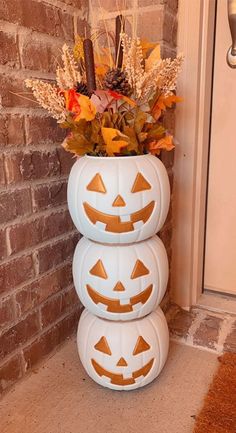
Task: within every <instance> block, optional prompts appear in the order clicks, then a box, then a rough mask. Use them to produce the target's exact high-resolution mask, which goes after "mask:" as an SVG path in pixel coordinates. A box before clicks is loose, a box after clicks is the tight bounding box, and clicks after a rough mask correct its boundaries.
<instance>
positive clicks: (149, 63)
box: [145, 44, 161, 72]
mask: <svg viewBox="0 0 236 433" xmlns="http://www.w3.org/2000/svg"><path fill="white" fill-rule="evenodd" d="M160 59H161V48H160V44H157V45H156V47H155V48H154V49H153V50H152V52H151V54H150V55H149V57H148V58H147V60H145V71H146V72H148V71H150V69H151V68H152V67H153V65H154V63H156V62H158V61H159V60H160Z"/></svg>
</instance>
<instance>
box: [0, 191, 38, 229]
mask: <svg viewBox="0 0 236 433" xmlns="http://www.w3.org/2000/svg"><path fill="white" fill-rule="evenodd" d="M0 203H1V206H0V224H3V223H6V222H9V221H12V220H14V219H15V218H17V217H19V216H24V215H28V214H30V213H31V194H30V189H29V188H26V189H21V190H15V191H7V192H3V193H2V194H0Z"/></svg>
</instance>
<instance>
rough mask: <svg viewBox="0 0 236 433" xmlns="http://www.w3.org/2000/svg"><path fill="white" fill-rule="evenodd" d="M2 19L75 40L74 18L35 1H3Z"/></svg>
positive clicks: (0, 9)
mask: <svg viewBox="0 0 236 433" xmlns="http://www.w3.org/2000/svg"><path fill="white" fill-rule="evenodd" d="M0 19H3V20H6V21H10V22H12V23H16V24H20V25H22V26H24V27H27V28H30V29H32V30H35V31H38V32H42V33H47V34H49V35H52V36H59V37H61V38H63V39H71V40H73V18H72V16H70V15H69V14H67V13H66V12H63V11H62V10H61V9H59V8H57V7H56V6H52V5H48V4H45V3H41V2H40V3H38V2H37V1H33V0H21V1H20V2H19V0H2V1H1V3H0Z"/></svg>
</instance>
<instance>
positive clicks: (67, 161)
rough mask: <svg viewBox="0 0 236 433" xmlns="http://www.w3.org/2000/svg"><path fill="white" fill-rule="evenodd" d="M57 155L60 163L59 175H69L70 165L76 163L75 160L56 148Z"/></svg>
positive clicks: (60, 148) (68, 153)
mask: <svg viewBox="0 0 236 433" xmlns="http://www.w3.org/2000/svg"><path fill="white" fill-rule="evenodd" d="M57 154H58V158H59V161H60V167H61V169H60V172H61V174H62V175H67V174H69V173H70V169H71V167H72V165H74V163H75V162H76V158H75V157H74V156H73V155H72V154H71V153H70V152H66V151H65V150H64V149H63V148H62V147H59V148H58V151H57Z"/></svg>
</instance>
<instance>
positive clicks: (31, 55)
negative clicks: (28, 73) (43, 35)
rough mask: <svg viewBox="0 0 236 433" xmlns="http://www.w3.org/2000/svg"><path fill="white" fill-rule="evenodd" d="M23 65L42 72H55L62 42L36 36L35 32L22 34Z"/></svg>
mask: <svg viewBox="0 0 236 433" xmlns="http://www.w3.org/2000/svg"><path fill="white" fill-rule="evenodd" d="M20 46H21V61H22V67H23V68H25V69H31V70H35V71H40V72H55V71H56V68H57V60H56V57H57V56H58V54H59V53H60V49H61V42H57V41H56V40H55V42H54V43H53V44H52V43H49V42H48V41H47V40H46V41H45V40H44V39H40V38H39V36H37V38H35V37H34V36H33V34H29V35H26V36H21V38H20Z"/></svg>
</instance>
